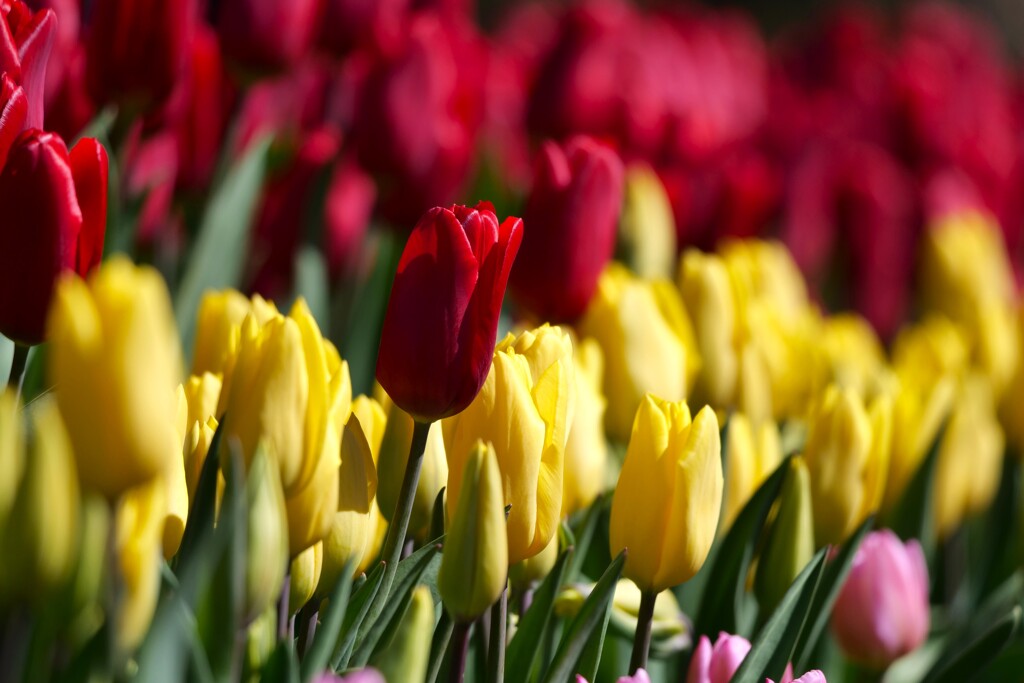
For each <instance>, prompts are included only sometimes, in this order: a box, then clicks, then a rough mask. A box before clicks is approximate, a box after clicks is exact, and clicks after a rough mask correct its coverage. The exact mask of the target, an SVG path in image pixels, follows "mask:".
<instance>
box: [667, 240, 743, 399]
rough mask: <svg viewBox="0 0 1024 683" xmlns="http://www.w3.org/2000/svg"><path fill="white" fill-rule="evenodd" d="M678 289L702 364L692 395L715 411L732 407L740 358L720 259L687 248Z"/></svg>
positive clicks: (731, 300) (728, 287)
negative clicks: (695, 338)
mask: <svg viewBox="0 0 1024 683" xmlns="http://www.w3.org/2000/svg"><path fill="white" fill-rule="evenodd" d="M679 288H680V291H682V294H683V301H684V302H685V304H686V310H687V312H688V313H689V314H690V317H691V318H693V321H694V330H695V332H696V337H697V347H698V348H699V349H700V356H701V360H702V361H703V365H702V366H701V371H700V375H699V376H698V378H697V385H696V387H695V388H694V394H695V396H696V397H698V399H703V400H704V401H705V402H706V403H709V404H710V405H712V406H715V407H716V408H725V407H729V406H732V405H733V402H734V399H735V395H736V378H737V375H738V374H739V359H738V358H737V354H736V320H735V318H736V312H735V299H734V296H733V290H732V285H731V284H730V282H729V272H728V271H727V270H726V268H725V264H724V263H723V262H722V259H721V258H720V257H718V256H716V255H714V254H705V253H703V252H701V251H699V250H697V249H687V250H686V252H685V253H684V254H683V260H682V263H681V264H680V268H679Z"/></svg>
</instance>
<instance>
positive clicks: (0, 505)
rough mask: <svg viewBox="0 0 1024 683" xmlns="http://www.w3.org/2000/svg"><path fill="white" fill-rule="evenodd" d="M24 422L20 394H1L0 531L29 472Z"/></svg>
mask: <svg viewBox="0 0 1024 683" xmlns="http://www.w3.org/2000/svg"><path fill="white" fill-rule="evenodd" d="M21 420H22V417H21V406H20V402H19V400H18V394H17V393H15V392H14V391H13V390H11V389H4V390H3V391H0V528H3V526H4V525H5V524H6V523H7V519H8V516H9V515H10V512H11V507H13V506H14V498H15V497H16V496H17V494H18V482H20V481H21V474H22V472H23V471H24V469H25V430H24V428H23V427H22V424H21ZM0 572H2V570H0Z"/></svg>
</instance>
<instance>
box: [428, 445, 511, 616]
mask: <svg viewBox="0 0 1024 683" xmlns="http://www.w3.org/2000/svg"><path fill="white" fill-rule="evenodd" d="M460 474H461V475H462V481H461V482H460V484H461V485H460V486H459V487H458V488H460V489H462V490H463V491H464V494H463V495H461V496H460V497H459V498H458V501H457V505H456V506H455V510H454V512H452V514H451V517H450V524H449V527H448V534H447V536H446V540H445V549H444V552H443V553H442V554H441V568H440V570H439V571H438V574H437V589H438V592H440V593H441V600H443V601H444V605H445V607H447V608H448V611H449V612H451V613H452V615H453V616H454V617H455V618H456V619H458V620H460V621H472V620H473V619H476V618H477V617H478V616H480V615H481V614H483V613H484V612H485V611H487V609H488V608H489V607H490V606H491V605H493V604H494V603H495V602H496V601H497V600H498V598H499V597H501V592H502V591H503V590H505V583H506V580H507V577H508V566H509V556H508V540H507V538H506V533H507V532H506V525H505V497H504V495H503V494H502V474H501V470H500V469H499V467H498V458H497V456H496V455H495V453H494V448H493V447H492V446H491V445H490V444H484V443H483V442H480V441H478V442H477V443H476V444H475V445H474V446H473V448H472V451H470V453H469V456H468V457H467V458H466V460H465V466H464V467H463V468H462V469H461V471H460ZM449 500H451V498H449Z"/></svg>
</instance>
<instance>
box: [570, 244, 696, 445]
mask: <svg viewBox="0 0 1024 683" xmlns="http://www.w3.org/2000/svg"><path fill="white" fill-rule="evenodd" d="M580 333H581V334H582V335H583V336H585V337H593V338H594V339H596V340H597V342H598V344H600V345H601V350H602V351H603V352H604V359H605V373H604V395H605V396H606V397H607V398H608V411H607V412H606V413H605V427H606V428H607V430H608V433H609V435H610V436H611V437H612V438H613V439H617V440H619V441H626V440H627V439H628V438H629V434H630V426H631V425H632V423H633V416H634V415H635V414H636V409H637V407H638V406H639V405H640V403H641V401H642V400H643V397H644V393H645V392H646V391H650V392H652V393H654V394H657V395H659V396H664V397H665V398H666V400H670V401H680V400H682V399H684V398H685V397H686V396H687V393H688V392H689V389H690V387H691V386H692V383H693V380H694V378H695V377H696V374H697V371H698V370H699V368H700V355H699V353H698V351H697V346H696V341H695V339H694V335H693V329H692V327H691V325H690V321H689V319H688V318H687V315H686V311H685V309H684V308H683V304H682V301H681V299H680V298H679V294H678V293H677V292H676V291H675V288H674V287H673V286H672V285H671V284H670V283H669V282H667V281H658V282H645V281H643V280H639V279H637V278H635V277H633V276H632V275H630V273H629V271H627V270H626V269H625V268H624V267H623V266H621V265H619V264H617V263H612V264H611V265H609V266H608V268H607V269H606V270H605V272H604V274H602V276H601V280H600V281H599V283H598V289H597V294H596V295H595V296H594V299H593V301H591V303H590V308H589V309H588V311H587V314H586V315H585V316H584V318H583V320H582V321H581V322H580Z"/></svg>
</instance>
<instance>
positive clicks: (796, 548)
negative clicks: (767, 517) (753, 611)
mask: <svg viewBox="0 0 1024 683" xmlns="http://www.w3.org/2000/svg"><path fill="white" fill-rule="evenodd" d="M814 548H815V546H814V511H813V507H812V503H811V476H810V473H808V471H807V465H806V464H805V463H804V459H803V458H801V457H800V456H794V457H793V459H792V460H791V461H790V464H789V470H788V471H787V472H786V479H785V481H783V483H782V493H781V495H780V496H779V506H778V510H777V512H776V515H775V521H774V522H772V526H771V531H770V532H769V536H768V541H767V544H766V545H765V548H764V550H762V551H761V557H760V559H759V560H758V561H757V577H756V579H755V580H754V592H755V594H756V595H757V600H758V603H759V605H760V608H761V610H762V611H764V613H765V614H771V613H772V612H774V611H775V608H776V607H777V606H778V604H779V602H780V601H781V600H782V597H783V596H784V595H785V594H786V591H787V590H789V587H790V586H791V585H792V584H793V581H794V580H795V579H796V577H797V576H799V575H800V572H801V571H803V568H804V567H805V566H807V563H808V562H810V561H811V558H812V557H813V556H814Z"/></svg>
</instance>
